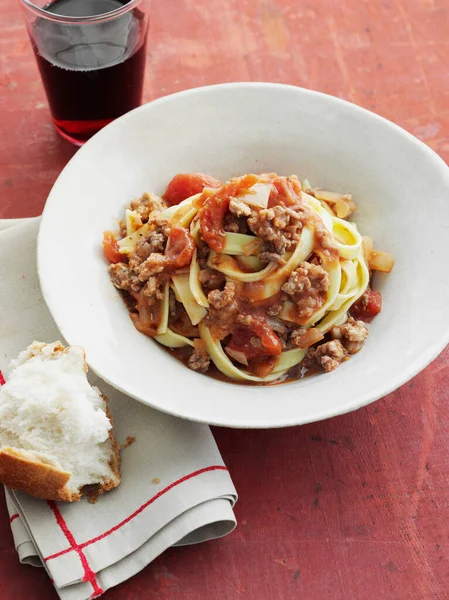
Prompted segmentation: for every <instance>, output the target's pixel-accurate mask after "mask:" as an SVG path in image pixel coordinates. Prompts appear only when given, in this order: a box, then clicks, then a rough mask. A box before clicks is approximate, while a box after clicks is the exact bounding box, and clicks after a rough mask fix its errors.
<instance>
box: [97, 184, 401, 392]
mask: <svg viewBox="0 0 449 600" xmlns="http://www.w3.org/2000/svg"><path fill="white" fill-rule="evenodd" d="M355 209H356V205H355V203H354V202H353V200H352V198H351V196H350V195H347V194H339V193H335V192H329V191H325V190H321V189H318V188H313V187H312V186H311V184H310V183H309V182H308V181H307V180H305V181H303V182H301V181H300V180H299V179H298V178H297V177H296V176H291V177H281V176H278V175H276V174H274V173H268V174H261V175H252V174H249V175H243V176H242V177H235V178H232V179H229V180H228V181H227V182H225V183H222V182H220V181H218V180H216V179H214V178H212V177H209V176H206V175H203V174H200V173H189V174H178V175H176V176H175V177H174V178H173V179H172V180H171V182H170V183H169V185H168V187H167V189H166V191H165V193H164V194H163V196H162V197H158V196H156V195H154V194H144V195H143V196H142V197H141V198H140V199H138V200H134V201H133V202H131V204H130V205H129V207H128V208H127V209H126V212H125V217H124V219H123V220H122V221H120V232H119V233H117V234H113V233H112V232H110V231H108V232H105V234H104V238H103V248H104V253H105V256H106V258H107V259H108V261H109V262H110V263H111V264H110V266H109V271H110V277H111V280H112V283H113V284H114V285H115V287H116V288H118V289H119V290H121V291H122V293H123V296H124V299H125V301H126V303H127V307H128V310H129V312H130V317H131V319H132V321H133V323H134V326H135V327H136V328H137V329H138V330H139V331H140V332H142V333H143V334H145V335H147V336H150V337H152V338H154V339H155V340H156V341H157V342H158V343H159V344H161V345H163V346H165V347H167V348H169V349H171V351H172V352H173V354H174V355H175V356H176V357H177V358H179V359H181V360H182V361H183V362H185V364H187V366H188V367H189V368H190V369H193V370H195V371H199V372H201V373H206V372H207V373H208V374H211V375H214V376H219V377H221V378H225V379H226V380H228V381H229V380H232V381H234V382H241V383H259V384H264V383H270V382H273V383H279V382H282V381H285V380H287V379H297V378H300V377H302V376H304V374H306V373H314V372H318V371H326V372H329V371H332V370H333V369H335V368H336V367H338V366H339V365H340V364H341V363H343V362H344V361H346V360H347V359H348V358H350V357H351V356H352V355H353V354H355V353H356V352H358V351H359V350H360V349H361V348H362V346H363V344H364V342H365V340H366V338H367V335H368V328H367V326H366V323H367V322H369V321H371V320H372V318H373V317H374V316H375V315H376V314H377V313H378V312H379V311H380V310H381V306H382V298H381V295H380V293H379V292H377V291H373V290H372V289H371V275H372V272H373V271H384V272H390V271H391V269H392V268H393V262H394V261H393V258H392V256H391V255H389V254H386V253H383V252H378V251H376V250H373V243H372V239H371V238H369V237H362V236H361V235H360V233H359V231H358V229H357V226H356V224H355V223H354V222H351V221H349V220H348V218H349V217H350V216H351V215H352V213H353V212H354V210H355Z"/></svg>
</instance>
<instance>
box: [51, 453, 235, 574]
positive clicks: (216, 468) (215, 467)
mask: <svg viewBox="0 0 449 600" xmlns="http://www.w3.org/2000/svg"><path fill="white" fill-rule="evenodd" d="M227 470H228V468H227V467H224V466H223V465H212V466H211V467H205V468H204V469H199V470H198V471H194V472H193V473H190V474H189V475H185V476H184V477H181V478H180V479H177V480H176V481H174V482H173V483H171V484H170V485H168V486H167V487H165V488H164V489H163V490H161V491H160V492H158V493H157V494H156V495H155V496H153V497H152V498H150V500H147V502H145V503H144V504H142V506H140V507H139V508H138V509H137V510H136V511H134V512H133V513H132V514H131V515H129V517H126V519H124V520H123V521H121V522H120V523H118V525H115V526H114V527H112V528H111V529H109V530H108V531H105V532H104V533H102V534H101V535H99V536H97V537H95V538H92V539H91V540H88V541H87V542H83V543H82V544H79V545H76V548H78V549H79V550H80V551H82V549H83V548H85V547H86V546H90V545H91V544H95V542H98V541H100V540H103V539H104V538H105V537H107V536H108V535H111V533H114V531H117V529H120V528H121V527H123V525H126V524H127V523H129V522H130V521H131V520H132V519H134V517H136V516H137V515H139V514H140V513H141V512H142V511H144V510H145V509H146V508H147V506H150V504H153V502H155V501H156V500H157V499H158V498H160V497H161V496H163V495H164V494H166V493H167V492H169V491H170V490H172V489H173V488H174V487H176V486H177V485H180V484H181V483H184V481H188V480H189V479H192V478H193V477H197V476H198V475H202V474H203V473H208V472H209V471H227ZM67 539H68V538H67ZM69 542H70V540H69ZM70 544H71V542H70ZM76 548H75V547H74V546H73V545H72V544H71V547H70V548H66V549H65V550H61V551H60V552H56V554H52V555H51V556H47V558H44V561H45V562H47V561H49V560H52V559H54V558H58V557H59V556H62V555H63V554H67V553H68V552H71V551H72V550H76ZM77 551H78V550H77Z"/></svg>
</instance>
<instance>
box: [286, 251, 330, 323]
mask: <svg viewBox="0 0 449 600" xmlns="http://www.w3.org/2000/svg"><path fill="white" fill-rule="evenodd" d="M329 285H330V280H329V275H328V274H327V273H326V271H325V270H324V269H323V267H321V266H320V265H314V264H312V263H309V262H303V263H302V264H301V266H300V267H298V268H297V269H296V271H293V272H292V273H291V274H290V277H289V278H288V280H287V282H286V283H284V285H283V286H282V288H281V289H282V291H283V292H286V293H287V294H289V295H290V296H291V298H292V300H293V302H294V303H295V304H296V306H297V307H298V308H297V312H298V316H299V317H300V318H301V319H304V318H308V317H311V316H312V315H313V313H314V312H316V311H317V310H318V309H319V308H320V307H321V306H322V305H323V303H324V301H325V298H326V292H327V290H328V289H329Z"/></svg>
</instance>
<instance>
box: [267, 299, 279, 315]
mask: <svg viewBox="0 0 449 600" xmlns="http://www.w3.org/2000/svg"><path fill="white" fill-rule="evenodd" d="M282 306H283V304H282V302H280V301H279V302H276V303H275V304H272V305H271V306H269V307H268V308H267V314H268V315H270V317H277V316H278V314H279V313H280V312H281V310H282Z"/></svg>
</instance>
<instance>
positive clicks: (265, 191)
mask: <svg viewBox="0 0 449 600" xmlns="http://www.w3.org/2000/svg"><path fill="white" fill-rule="evenodd" d="M272 189H273V186H272V185H271V183H256V184H254V185H253V186H252V187H250V188H249V189H248V191H247V192H246V193H245V194H243V195H241V196H237V198H238V199H239V200H242V201H243V202H245V204H251V205H253V206H258V207H259V208H267V206H268V200H269V199H270V194H271V190H272Z"/></svg>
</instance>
